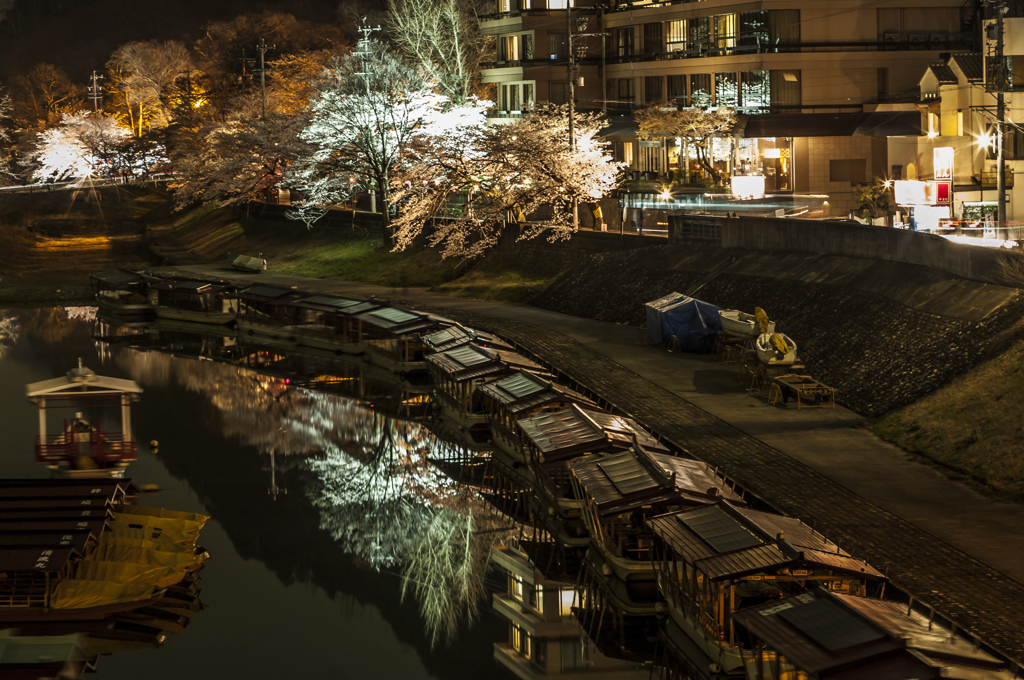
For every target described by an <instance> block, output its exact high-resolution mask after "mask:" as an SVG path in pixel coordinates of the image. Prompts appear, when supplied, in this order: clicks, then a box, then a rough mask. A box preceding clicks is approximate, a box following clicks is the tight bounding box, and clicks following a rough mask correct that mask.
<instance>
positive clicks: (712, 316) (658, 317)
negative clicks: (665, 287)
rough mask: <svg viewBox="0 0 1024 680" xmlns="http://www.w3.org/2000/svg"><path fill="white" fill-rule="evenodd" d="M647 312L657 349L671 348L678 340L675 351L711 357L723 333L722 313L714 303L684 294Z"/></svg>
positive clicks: (655, 302)
mask: <svg viewBox="0 0 1024 680" xmlns="http://www.w3.org/2000/svg"><path fill="white" fill-rule="evenodd" d="M644 306H645V307H646V309H647V334H648V335H649V336H650V338H651V342H652V343H653V344H655V345H667V344H669V341H670V340H671V339H672V338H673V337H675V347H676V348H677V349H679V350H680V351H683V352H699V353H703V354H708V353H710V352H711V351H713V350H714V346H715V338H716V337H717V335H718V333H719V332H720V331H721V330H722V320H721V319H720V318H719V315H718V312H719V310H720V309H721V308H720V307H717V306H715V305H713V304H711V303H710V302H704V301H703V300H697V299H695V298H692V297H688V296H686V295H683V294H682V293H670V294H669V295H666V296H665V297H662V298H658V299H657V300H652V301H651V302H648V303H647V304H646V305H644Z"/></svg>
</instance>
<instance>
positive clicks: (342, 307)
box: [289, 295, 381, 315]
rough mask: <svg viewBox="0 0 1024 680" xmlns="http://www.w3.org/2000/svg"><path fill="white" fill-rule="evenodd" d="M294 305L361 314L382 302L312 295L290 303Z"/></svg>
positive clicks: (339, 312) (338, 312)
mask: <svg viewBox="0 0 1024 680" xmlns="http://www.w3.org/2000/svg"><path fill="white" fill-rule="evenodd" d="M289 304H291V305H292V306H294V307H304V308H306V309H315V310H318V311H321V312H332V313H335V314H353V315H354V314H360V313H362V312H365V311H368V310H370V309H376V308H378V307H380V306H381V303H379V302H375V301H373V300H353V299H351V298H343V297H335V296H333V295H311V296H309V297H304V298H301V299H299V300H295V301H294V302H291V303H289Z"/></svg>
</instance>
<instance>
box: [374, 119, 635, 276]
mask: <svg viewBox="0 0 1024 680" xmlns="http://www.w3.org/2000/svg"><path fill="white" fill-rule="evenodd" d="M604 121H605V119H604V118H603V117H602V116H601V115H599V114H593V113H583V114H580V113H577V114H576V116H575V147H574V148H570V146H569V134H568V130H569V122H568V110H567V108H566V107H564V106H563V107H557V106H553V105H547V106H541V107H539V108H538V109H537V110H535V111H534V112H533V113H531V114H530V115H528V116H526V117H525V118H522V119H520V120H517V121H515V122H513V123H511V124H509V125H501V126H493V127H486V128H475V127H470V126H465V127H460V128H456V129H454V130H452V131H451V132H450V133H449V134H447V135H445V136H425V137H423V138H422V139H418V140H417V141H416V143H415V144H413V145H411V147H410V150H409V155H408V162H407V165H406V166H405V167H404V168H403V170H402V172H401V173H400V174H399V175H397V176H396V177H395V180H394V182H393V186H394V187H395V200H396V201H398V202H399V203H400V205H401V214H400V216H399V217H398V218H397V219H396V220H395V229H396V240H397V248H398V249H403V248H406V247H408V246H409V245H411V244H412V243H413V241H414V240H415V239H416V238H417V237H418V236H419V235H420V234H421V233H424V232H425V233H426V234H427V238H428V241H429V242H430V244H431V245H433V246H437V247H440V248H441V252H442V255H443V256H444V257H451V256H460V257H477V256H479V255H481V254H483V253H484V252H485V251H486V250H487V249H488V248H490V247H492V246H493V245H494V244H495V243H497V240H498V238H499V236H500V235H501V231H502V229H503V228H504V225H505V224H506V223H507V222H518V223H519V224H520V227H521V235H520V238H521V239H530V238H534V237H537V236H541V235H544V236H546V237H547V238H548V239H549V240H551V241H556V240H561V239H566V238H569V237H570V236H572V234H573V221H572V211H571V206H572V201H573V200H574V199H575V200H576V201H577V202H578V203H582V204H585V203H587V202H592V201H597V200H599V199H601V198H602V197H604V196H606V195H607V194H608V193H609V192H611V191H612V190H613V189H614V188H615V187H616V186H617V184H618V173H619V171H620V169H621V167H622V165H623V164H621V163H616V162H614V161H613V159H612V158H611V156H610V155H609V154H608V150H607V144H606V143H604V142H602V141H601V140H600V139H599V138H598V131H599V130H600V129H601V128H602V127H603V126H604ZM428 224H429V225H430V229H429V230H426V231H425V228H426V227H427V226H428Z"/></svg>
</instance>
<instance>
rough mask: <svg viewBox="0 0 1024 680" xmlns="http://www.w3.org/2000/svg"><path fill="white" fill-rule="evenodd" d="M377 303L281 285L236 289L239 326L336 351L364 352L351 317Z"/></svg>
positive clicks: (242, 328)
mask: <svg viewBox="0 0 1024 680" xmlns="http://www.w3.org/2000/svg"><path fill="white" fill-rule="evenodd" d="M380 306H381V303H378V302H373V301H365V300H352V299H348V298H341V297H334V296H330V295H313V294H310V293H306V292H302V291H298V290H293V289H291V288H282V287H280V286H267V285H256V286H250V287H249V288H245V289H243V290H241V291H239V292H238V330H239V331H241V332H244V333H246V334H247V335H250V336H254V335H262V336H264V337H269V338H274V339H277V340H282V341H285V342H288V343H292V344H295V345H304V346H307V347H316V348H320V349H327V350H330V351H334V352H337V353H338V354H343V353H344V354H363V353H364V352H365V351H366V347H365V346H364V345H363V343H362V339H361V336H362V333H361V332H360V327H361V324H360V323H358V322H356V321H354V320H353V317H354V315H357V314H360V313H362V312H365V311H369V310H372V309H377V308H378V307H380Z"/></svg>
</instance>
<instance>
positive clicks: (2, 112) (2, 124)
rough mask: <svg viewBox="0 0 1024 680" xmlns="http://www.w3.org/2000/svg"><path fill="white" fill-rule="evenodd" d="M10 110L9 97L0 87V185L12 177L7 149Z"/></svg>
mask: <svg viewBox="0 0 1024 680" xmlns="http://www.w3.org/2000/svg"><path fill="white" fill-rule="evenodd" d="M11 108H12V106H11V97H10V95H8V94H7V91H6V90H5V89H4V88H3V87H0V183H5V182H6V180H9V179H10V178H11V177H13V176H14V175H13V174H12V173H11V165H10V156H9V153H10V152H9V151H8V148H7V147H8V146H9V145H10V142H11V135H10V133H9V132H8V131H7V125H8V123H9V122H10V120H11Z"/></svg>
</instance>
